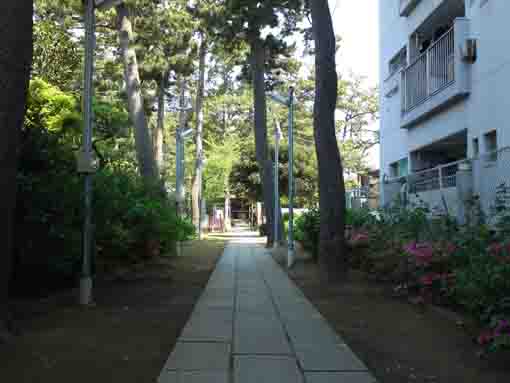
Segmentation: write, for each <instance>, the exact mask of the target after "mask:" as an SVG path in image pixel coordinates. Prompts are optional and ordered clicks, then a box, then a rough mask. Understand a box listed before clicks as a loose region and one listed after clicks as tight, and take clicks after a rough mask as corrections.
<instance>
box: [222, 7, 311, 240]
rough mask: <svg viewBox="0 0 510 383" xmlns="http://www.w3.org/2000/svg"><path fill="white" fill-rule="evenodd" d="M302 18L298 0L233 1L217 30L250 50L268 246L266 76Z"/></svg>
mask: <svg viewBox="0 0 510 383" xmlns="http://www.w3.org/2000/svg"><path fill="white" fill-rule="evenodd" d="M302 16H303V4H302V2H301V1H299V0H278V1H258V2H253V1H249V0H232V1H230V2H228V6H226V7H225V9H224V11H223V14H222V15H221V17H219V18H218V21H219V23H220V25H218V26H217V28H218V31H219V32H220V33H221V34H222V36H223V37H224V38H225V40H227V41H231V42H232V43H233V44H236V43H237V44H238V41H239V40H240V39H241V41H244V42H245V43H247V44H248V46H249V47H250V53H249V56H248V58H247V63H249V66H248V68H249V72H250V73H249V74H250V78H251V82H252V85H253V103H254V105H253V108H254V133H255V134H254V136H255V147H256V156H257V163H258V166H259V171H260V175H261V180H262V185H263V195H264V204H265V207H266V216H267V220H268V224H269V227H270V230H269V233H268V234H269V235H268V244H271V243H272V242H273V229H272V228H273V227H274V225H273V223H272V221H273V217H274V208H275V207H274V198H273V189H274V186H273V182H274V181H273V176H272V173H273V172H272V167H271V159H270V157H269V150H268V135H267V111H266V109H267V103H266V90H267V88H266V79H267V77H266V73H268V72H269V70H268V69H271V68H273V67H274V64H275V63H276V61H277V60H276V59H277V58H279V57H280V56H282V55H285V54H286V53H287V54H288V51H289V48H290V47H289V46H288V45H287V44H286V43H285V41H284V38H285V37H287V36H289V35H291V34H292V33H293V32H295V31H297V30H298V23H299V21H300V20H301V18H302ZM265 28H272V29H278V30H279V31H278V32H279V33H278V36H279V38H277V37H275V36H274V35H273V34H269V35H268V36H266V37H265V38H264V37H263V35H262V31H263V30H264V29H265Z"/></svg>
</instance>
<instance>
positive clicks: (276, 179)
mask: <svg viewBox="0 0 510 383" xmlns="http://www.w3.org/2000/svg"><path fill="white" fill-rule="evenodd" d="M275 123H276V126H275V130H274V145H275V149H274V243H273V246H274V248H275V249H276V248H277V247H278V234H279V233H278V216H279V210H280V209H279V208H280V190H279V185H278V184H279V169H278V163H279V159H280V139H281V136H282V132H281V129H280V122H279V121H278V120H276V121H275Z"/></svg>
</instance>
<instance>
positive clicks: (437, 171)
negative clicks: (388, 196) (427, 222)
mask: <svg viewBox="0 0 510 383" xmlns="http://www.w3.org/2000/svg"><path fill="white" fill-rule="evenodd" d="M462 162H466V160H461V161H457V162H452V163H449V164H446V165H441V166H438V167H435V168H432V169H427V170H423V171H420V172H416V173H412V174H410V175H409V176H408V178H407V179H408V184H409V185H408V186H409V189H408V190H409V193H411V194H415V193H420V192H425V191H430V190H442V189H447V188H453V187H456V186H457V170H458V168H459V164H460V163H462Z"/></svg>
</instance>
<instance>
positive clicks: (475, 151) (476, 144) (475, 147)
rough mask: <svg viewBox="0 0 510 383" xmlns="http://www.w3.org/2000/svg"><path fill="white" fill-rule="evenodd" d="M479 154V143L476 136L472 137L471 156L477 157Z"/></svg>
mask: <svg viewBox="0 0 510 383" xmlns="http://www.w3.org/2000/svg"><path fill="white" fill-rule="evenodd" d="M479 154H480V143H479V142H478V138H473V156H474V157H478V156H479Z"/></svg>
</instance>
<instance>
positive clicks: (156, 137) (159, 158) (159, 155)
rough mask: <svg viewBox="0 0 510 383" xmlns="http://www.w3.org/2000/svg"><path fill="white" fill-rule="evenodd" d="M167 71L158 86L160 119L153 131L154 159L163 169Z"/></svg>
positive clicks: (158, 166)
mask: <svg viewBox="0 0 510 383" xmlns="http://www.w3.org/2000/svg"><path fill="white" fill-rule="evenodd" d="M167 77H168V74H167V73H164V74H163V75H162V77H161V79H160V81H159V87H158V119H157V123H156V129H154V133H153V135H152V136H153V139H152V141H153V144H154V160H155V162H156V166H157V168H158V169H159V170H161V169H163V166H164V164H163V162H164V158H163V146H164V130H165V90H166V79H167Z"/></svg>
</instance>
